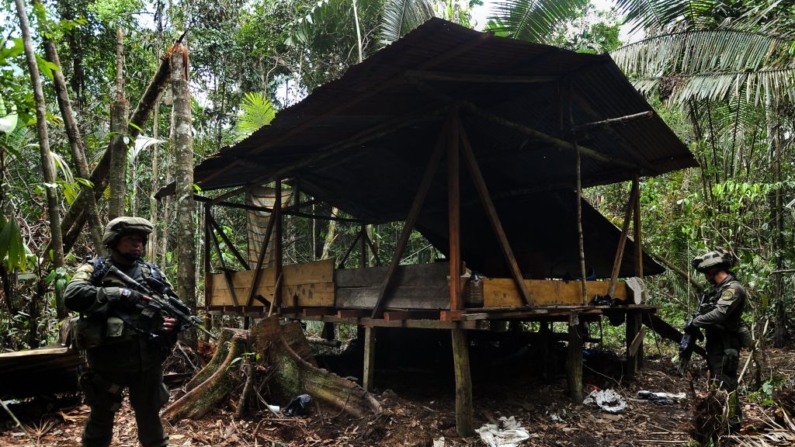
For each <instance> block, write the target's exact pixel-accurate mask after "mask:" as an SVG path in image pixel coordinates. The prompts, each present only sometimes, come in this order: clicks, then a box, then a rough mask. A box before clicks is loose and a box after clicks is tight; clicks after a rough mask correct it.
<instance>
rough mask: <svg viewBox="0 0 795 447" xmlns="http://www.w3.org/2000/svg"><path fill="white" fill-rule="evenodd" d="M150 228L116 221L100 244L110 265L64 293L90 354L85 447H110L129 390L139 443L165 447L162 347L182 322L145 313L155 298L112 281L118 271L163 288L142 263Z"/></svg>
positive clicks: (83, 375) (84, 374)
mask: <svg viewBox="0 0 795 447" xmlns="http://www.w3.org/2000/svg"><path fill="white" fill-rule="evenodd" d="M152 229H153V228H152V224H151V223H150V222H149V221H148V220H146V219H142V218H138V217H119V218H116V219H113V220H112V221H110V222H109V223H108V225H107V226H106V227H105V233H104V236H103V244H105V245H106V246H107V247H108V249H109V251H110V257H109V258H108V259H104V258H99V259H96V260H94V261H92V262H89V263H86V264H84V265H82V266H81V267H80V268H79V269H78V270H77V272H76V273H75V275H74V276H73V277H72V280H71V281H70V282H69V284H68V285H67V287H66V291H65V296H64V300H65V303H66V306H67V307H68V308H69V309H71V310H73V311H77V312H79V313H80V320H78V321H77V324H76V325H75V327H76V328H80V329H79V330H77V331H75V333H74V334H73V340H74V342H75V344H76V345H77V347H78V349H84V350H85V351H86V359H87V362H88V369H87V370H81V371H80V386H81V388H82V390H83V392H84V393H85V396H86V403H88V405H89V406H90V407H91V414H90V416H89V417H88V420H87V422H86V427H85V430H84V431H83V446H85V447H99V446H101V447H104V446H108V445H110V442H111V438H112V436H113V422H114V418H115V415H116V411H118V409H119V407H120V405H121V401H122V392H123V391H124V389H125V388H128V389H129V396H130V404H131V405H132V407H133V410H134V411H135V420H136V423H137V425H138V439H139V441H140V442H141V445H143V446H144V447H162V446H166V445H168V436H167V435H166V434H165V432H164V430H163V424H162V422H161V421H160V416H159V412H160V409H161V408H162V407H163V405H165V403H166V402H167V401H168V397H169V394H168V389H167V388H166V387H165V385H164V384H163V371H162V367H161V362H162V360H163V357H164V356H163V352H164V346H163V343H162V341H163V340H167V342H166V343H165V345H168V344H169V343H170V342H173V341H174V339H175V335H176V332H177V322H176V320H175V319H173V318H170V317H165V318H164V317H162V315H159V314H158V315H152V314H151V313H149V314H147V313H146V312H144V313H142V310H143V309H146V306H145V304H146V302H147V301H149V300H151V298H150V297H148V296H146V295H143V294H141V293H139V292H137V291H135V290H132V289H129V288H127V287H125V284H124V283H123V282H121V280H120V279H118V278H115V277H114V275H113V274H112V273H107V267H108V265H113V266H116V267H117V268H118V269H119V270H121V271H122V272H123V273H125V274H126V275H128V276H130V277H131V278H133V279H134V280H136V281H138V282H139V283H144V280H145V278H147V277H156V278H155V279H159V280H161V281H165V278H163V277H162V274H161V273H160V271H159V270H158V269H157V267H155V266H154V265H153V264H150V263H148V262H145V261H143V259H142V258H141V257H142V255H143V250H144V248H145V246H146V242H147V238H148V236H149V234H150V233H151V232H152ZM73 324H74V323H73Z"/></svg>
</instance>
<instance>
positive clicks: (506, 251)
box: [451, 122, 532, 309]
mask: <svg viewBox="0 0 795 447" xmlns="http://www.w3.org/2000/svg"><path fill="white" fill-rule="evenodd" d="M459 124H460V122H459ZM460 132H461V148H462V151H463V153H464V161H465V162H466V164H467V167H468V168H469V173H470V175H471V176H472V181H473V182H474V183H475V189H477V191H478V196H480V201H481V202H482V203H483V208H484V209H485V211H486V215H487V216H488V218H489V222H490V223H491V228H492V229H493V230H494V233H495V234H496V236H497V240H498V241H499V242H500V248H501V249H502V255H503V257H504V258H505V262H506V263H507V264H508V267H509V268H510V270H511V276H512V277H513V282H514V285H515V286H516V288H517V289H518V291H519V297H520V298H522V301H523V302H524V304H527V305H530V304H532V303H531V300H530V292H529V291H528V290H527V285H526V284H525V282H524V277H522V271H521V270H520V269H519V264H518V263H517V262H516V256H514V254H513V249H511V244H509V243H508V236H506V235H505V230H504V229H503V227H502V222H501V221H500V217H499V216H498V215H497V209H496V208H495V207H494V202H493V201H492V200H491V195H490V194H489V189H488V186H487V185H486V181H485V179H484V178H483V173H482V172H481V171H480V167H479V166H478V162H477V160H476V159H475V154H474V152H473V151H472V146H471V145H470V143H469V137H468V136H467V134H466V131H465V130H464V128H463V127H461V130H460ZM451 309H452V307H451Z"/></svg>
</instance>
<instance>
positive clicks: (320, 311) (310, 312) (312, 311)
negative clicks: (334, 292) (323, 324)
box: [302, 307, 336, 317]
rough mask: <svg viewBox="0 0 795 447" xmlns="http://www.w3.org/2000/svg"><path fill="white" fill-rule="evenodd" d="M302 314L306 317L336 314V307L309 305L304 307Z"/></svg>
mask: <svg viewBox="0 0 795 447" xmlns="http://www.w3.org/2000/svg"><path fill="white" fill-rule="evenodd" d="M302 314H303V316H305V317H313V316H317V315H335V314H336V312H334V309H331V308H328V307H309V308H306V309H302Z"/></svg>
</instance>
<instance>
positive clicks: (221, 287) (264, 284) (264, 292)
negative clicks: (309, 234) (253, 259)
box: [207, 259, 335, 307]
mask: <svg viewBox="0 0 795 447" xmlns="http://www.w3.org/2000/svg"><path fill="white" fill-rule="evenodd" d="M282 272H283V273H282V275H283V277H282V295H281V303H282V304H283V305H284V306H287V307H290V306H292V305H293V301H294V298H297V299H296V301H297V302H296V304H297V305H298V306H299V307H332V306H334V297H335V294H334V280H333V279H334V260H331V259H329V260H324V261H317V262H309V263H304V264H293V265H287V266H284V267H283V268H282ZM254 273H255V272H254V271H253V270H246V271H242V272H235V273H232V275H231V276H232V284H233V287H234V289H235V292H236V294H237V296H238V297H240V296H243V294H245V293H247V292H248V287H249V286H250V284H251V283H252V282H253V281H254ZM207 285H208V292H209V293H208V298H207V300H208V304H209V305H210V306H232V305H234V302H233V301H232V295H231V293H230V292H229V289H228V288H227V285H226V281H225V280H224V279H223V274H214V275H208V281H207ZM274 286H275V274H274V269H273V268H266V269H264V271H263V272H262V279H260V284H259V287H257V290H256V291H255V294H256V295H260V296H262V297H263V298H265V299H266V300H268V301H270V300H271V299H272V298H273V293H274ZM252 305H253V306H262V305H263V304H262V303H260V302H259V301H257V300H254V302H253V303H252Z"/></svg>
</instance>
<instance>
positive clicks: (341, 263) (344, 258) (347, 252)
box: [337, 233, 362, 269]
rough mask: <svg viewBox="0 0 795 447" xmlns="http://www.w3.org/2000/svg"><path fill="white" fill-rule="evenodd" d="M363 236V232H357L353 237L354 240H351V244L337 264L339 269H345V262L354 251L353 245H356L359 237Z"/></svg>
mask: <svg viewBox="0 0 795 447" xmlns="http://www.w3.org/2000/svg"><path fill="white" fill-rule="evenodd" d="M361 237H362V233H356V237H355V238H354V239H353V242H351V245H350V246H349V247H348V249H347V250H345V254H344V255H342V259H340V262H339V263H338V264H337V268H338V269H344V268H345V262H346V261H347V260H348V256H350V255H351V252H352V251H353V247H355V246H356V242H358V241H359V238H361Z"/></svg>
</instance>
